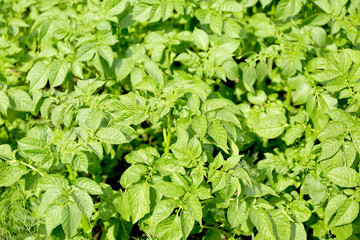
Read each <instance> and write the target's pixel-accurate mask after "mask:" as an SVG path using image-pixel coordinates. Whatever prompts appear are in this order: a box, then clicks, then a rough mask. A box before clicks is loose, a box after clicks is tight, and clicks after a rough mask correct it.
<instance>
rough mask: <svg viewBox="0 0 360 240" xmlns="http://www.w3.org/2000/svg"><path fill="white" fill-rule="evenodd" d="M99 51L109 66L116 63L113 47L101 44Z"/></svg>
mask: <svg viewBox="0 0 360 240" xmlns="http://www.w3.org/2000/svg"><path fill="white" fill-rule="evenodd" d="M97 51H98V53H99V54H100V56H101V57H102V58H103V59H105V60H106V61H107V63H108V64H109V66H111V65H112V63H113V61H114V54H113V51H112V49H111V47H110V46H109V45H106V44H100V45H99V46H98V49H97Z"/></svg>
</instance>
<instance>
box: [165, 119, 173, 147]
mask: <svg viewBox="0 0 360 240" xmlns="http://www.w3.org/2000/svg"><path fill="white" fill-rule="evenodd" d="M167 118H168V119H167V120H168V123H167V134H166V142H165V150H164V153H169V151H170V144H171V117H170V114H168V115H167Z"/></svg>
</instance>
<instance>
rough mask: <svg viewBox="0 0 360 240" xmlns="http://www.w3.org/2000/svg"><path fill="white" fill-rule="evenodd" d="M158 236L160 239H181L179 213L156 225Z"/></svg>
mask: <svg viewBox="0 0 360 240" xmlns="http://www.w3.org/2000/svg"><path fill="white" fill-rule="evenodd" d="M156 236H157V238H158V239H159V240H165V239H174V240H176V239H181V238H182V236H183V234H182V230H181V220H180V217H179V216H178V215H174V214H173V215H171V216H170V217H168V218H167V219H165V220H163V221H162V222H160V223H159V224H158V225H157V226H156Z"/></svg>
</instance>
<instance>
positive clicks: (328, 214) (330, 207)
mask: <svg viewBox="0 0 360 240" xmlns="http://www.w3.org/2000/svg"><path fill="white" fill-rule="evenodd" d="M346 199H347V198H346V196H345V195H343V194H339V195H336V196H334V197H332V198H330V200H329V202H328V203H327V205H326V208H325V216H324V217H325V222H326V223H327V224H328V223H329V221H330V219H331V218H332V216H333V215H334V214H335V213H336V212H337V210H338V209H339V207H340V206H341V205H342V204H343V203H344V201H345V200H346Z"/></svg>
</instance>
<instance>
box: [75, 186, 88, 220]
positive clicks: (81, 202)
mask: <svg viewBox="0 0 360 240" xmlns="http://www.w3.org/2000/svg"><path fill="white" fill-rule="evenodd" d="M71 196H72V198H73V199H74V201H75V203H76V205H77V207H78V208H79V209H80V211H81V212H82V213H83V214H84V215H85V216H86V217H87V218H88V219H90V217H91V215H92V212H93V210H94V204H93V200H92V199H91V197H90V195H89V194H88V193H87V192H85V191H83V190H80V189H76V188H75V189H73V192H72V193H71Z"/></svg>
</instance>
